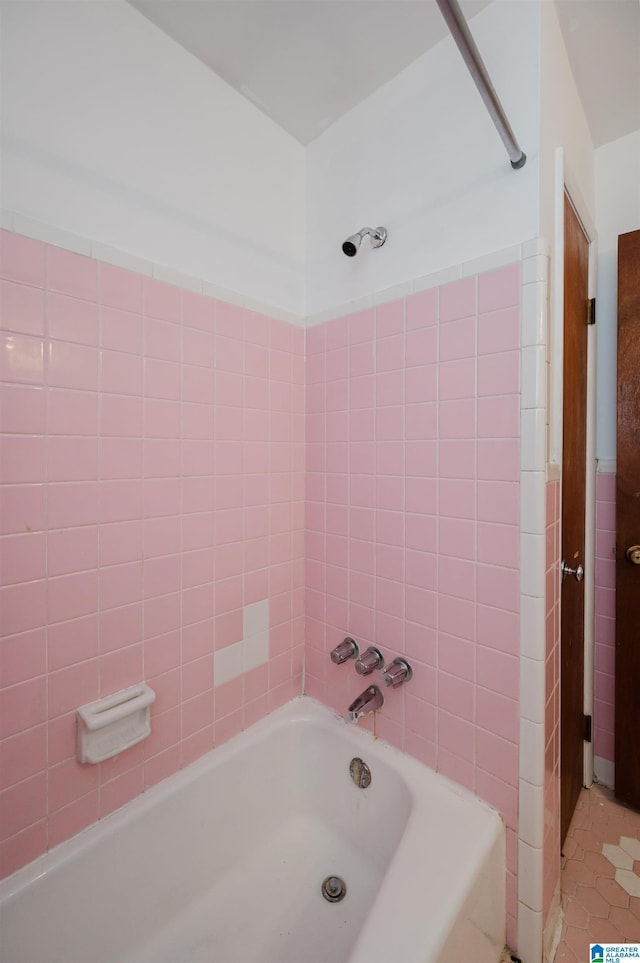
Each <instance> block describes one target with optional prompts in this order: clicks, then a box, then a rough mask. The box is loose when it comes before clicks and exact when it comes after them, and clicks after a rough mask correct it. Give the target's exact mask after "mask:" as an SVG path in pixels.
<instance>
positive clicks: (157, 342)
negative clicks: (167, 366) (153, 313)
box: [143, 317, 182, 362]
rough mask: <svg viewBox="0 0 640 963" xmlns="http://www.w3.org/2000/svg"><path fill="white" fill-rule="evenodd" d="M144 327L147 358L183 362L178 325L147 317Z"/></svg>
mask: <svg viewBox="0 0 640 963" xmlns="http://www.w3.org/2000/svg"><path fill="white" fill-rule="evenodd" d="M143 327H144V352H145V356H146V357H148V358H161V359H164V360H165V361H177V362H179V361H180V360H181V350H182V348H181V331H180V326H179V325H178V324H173V323H172V322H171V321H160V320H158V319H156V318H149V317H145V319H144V326H143Z"/></svg>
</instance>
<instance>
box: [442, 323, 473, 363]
mask: <svg viewBox="0 0 640 963" xmlns="http://www.w3.org/2000/svg"><path fill="white" fill-rule="evenodd" d="M438 354H439V360H440V361H441V362H443V361H456V360H458V359H460V358H473V357H475V354H476V319H475V317H470V318H460V319H459V320H457V321H449V322H447V323H446V324H443V323H441V324H440V330H439V346H438Z"/></svg>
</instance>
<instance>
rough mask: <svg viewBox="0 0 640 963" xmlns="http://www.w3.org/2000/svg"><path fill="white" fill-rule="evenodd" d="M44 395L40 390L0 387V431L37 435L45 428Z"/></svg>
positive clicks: (16, 386) (34, 388)
mask: <svg viewBox="0 0 640 963" xmlns="http://www.w3.org/2000/svg"><path fill="white" fill-rule="evenodd" d="M45 400H46V399H45V393H44V390H43V389H42V388H36V387H33V388H32V387H27V386H26V385H25V386H23V385H11V384H5V385H2V386H0V431H2V432H7V433H16V434H25V435H39V434H43V433H44V431H45V428H46V421H45V412H46V409H45Z"/></svg>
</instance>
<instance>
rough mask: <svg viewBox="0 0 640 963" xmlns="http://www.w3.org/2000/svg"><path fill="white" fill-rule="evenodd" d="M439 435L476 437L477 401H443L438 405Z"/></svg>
mask: <svg viewBox="0 0 640 963" xmlns="http://www.w3.org/2000/svg"><path fill="white" fill-rule="evenodd" d="M438 418H439V424H438V429H439V435H440V438H442V439H454V438H474V437H475V434H476V401H475V399H472V398H468V399H463V400H460V401H457V400H456V401H442V402H440V405H439V406H438Z"/></svg>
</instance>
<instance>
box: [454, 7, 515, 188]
mask: <svg viewBox="0 0 640 963" xmlns="http://www.w3.org/2000/svg"><path fill="white" fill-rule="evenodd" d="M436 2H437V4H438V6H439V8H440V13H441V14H442V16H443V17H444V19H445V21H446V23H447V26H448V27H449V30H450V31H451V36H452V37H453V39H454V40H455V42H456V45H457V47H458V50H459V51H460V53H461V54H462V59H463V60H464V62H465V63H466V65H467V67H468V69H469V73H470V74H471V76H472V77H473V80H474V83H475V85H476V87H477V88H478V91H479V93H480V96H481V97H482V99H483V100H484V103H485V106H486V108H487V110H488V111H489V115H490V117H491V120H492V121H493V123H494V124H495V126H496V130H497V131H498V133H499V134H500V137H501V138H502V143H503V144H504V146H505V147H506V148H507V153H508V154H509V158H510V160H511V166H512V167H513V168H514V170H519V169H520V168H521V167H524V165H525V162H526V160H527V155H526V154H525V153H524V151H523V150H521V148H520V145H519V144H518V141H517V140H516V138H515V134H514V133H513V130H512V129H511V125H510V124H509V121H508V120H507V117H506V115H505V112H504V110H503V108H502V104H501V103H500V100H499V99H498V95H497V93H496V92H495V89H494V86H493V84H492V83H491V78H490V77H489V74H488V73H487V68H486V67H485V65H484V63H483V61H482V57H481V56H480V51H479V50H478V48H477V46H476V42H475V40H474V39H473V37H472V36H471V31H470V30H469V27H468V24H467V21H466V20H465V18H464V14H463V12H462V10H461V9H460V4H459V3H458V0H436Z"/></svg>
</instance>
